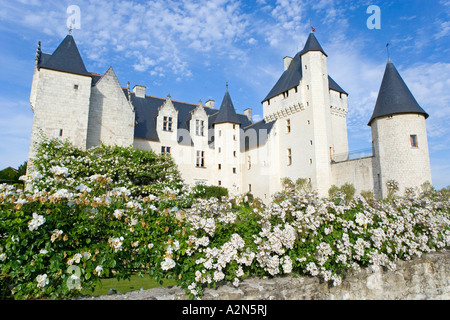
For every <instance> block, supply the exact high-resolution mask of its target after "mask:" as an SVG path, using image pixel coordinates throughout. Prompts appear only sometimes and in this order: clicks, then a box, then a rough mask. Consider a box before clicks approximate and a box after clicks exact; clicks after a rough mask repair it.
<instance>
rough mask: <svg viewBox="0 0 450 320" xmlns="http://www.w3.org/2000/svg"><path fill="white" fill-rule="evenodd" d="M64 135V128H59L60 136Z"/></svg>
mask: <svg viewBox="0 0 450 320" xmlns="http://www.w3.org/2000/svg"><path fill="white" fill-rule="evenodd" d="M62 135H63V129H59V136H60V137H62Z"/></svg>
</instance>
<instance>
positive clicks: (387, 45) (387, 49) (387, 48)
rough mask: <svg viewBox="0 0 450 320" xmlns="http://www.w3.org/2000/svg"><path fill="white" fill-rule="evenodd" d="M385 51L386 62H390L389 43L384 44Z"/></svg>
mask: <svg viewBox="0 0 450 320" xmlns="http://www.w3.org/2000/svg"><path fill="white" fill-rule="evenodd" d="M386 51H387V56H388V62H391V57H390V56H389V42H388V43H386Z"/></svg>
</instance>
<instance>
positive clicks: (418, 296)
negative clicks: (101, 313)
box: [94, 250, 450, 300]
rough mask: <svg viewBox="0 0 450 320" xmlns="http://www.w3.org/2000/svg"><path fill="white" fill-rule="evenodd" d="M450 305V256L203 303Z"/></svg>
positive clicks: (178, 295) (253, 289) (263, 282)
mask: <svg viewBox="0 0 450 320" xmlns="http://www.w3.org/2000/svg"><path fill="white" fill-rule="evenodd" d="M186 298H187V297H186V295H185V294H184V290H183V289H181V288H180V287H168V288H155V289H150V290H141V291H135V292H129V293H127V294H123V295H108V296H99V297H95V298H94V299H99V300H184V299H186ZM448 299H450V251H449V250H443V251H440V252H435V253H429V254H426V255H424V256H422V257H421V258H416V259H414V260H411V261H400V262H398V264H397V270H396V271H387V270H384V269H383V268H380V267H376V266H371V267H368V268H364V269H362V270H361V271H360V272H359V273H356V274H352V275H348V276H347V277H346V278H345V279H344V280H343V281H342V284H341V285H340V286H336V287H332V286H329V284H328V283H326V282H322V281H320V280H319V279H318V278H312V277H304V276H298V277H290V276H284V277H275V278H271V279H269V278H265V279H257V278H249V279H246V280H244V281H242V282H241V284H240V285H239V287H234V286H233V285H232V284H226V285H222V286H218V287H217V288H216V289H210V288H208V289H206V290H205V294H204V297H203V300H448Z"/></svg>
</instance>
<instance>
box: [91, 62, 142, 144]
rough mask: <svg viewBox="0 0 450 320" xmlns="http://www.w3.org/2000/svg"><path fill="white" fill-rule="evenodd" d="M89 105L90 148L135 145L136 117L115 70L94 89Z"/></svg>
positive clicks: (109, 72) (107, 73)
mask: <svg viewBox="0 0 450 320" xmlns="http://www.w3.org/2000/svg"><path fill="white" fill-rule="evenodd" d="M90 101H91V104H90V110H89V126H88V139H87V147H88V148H90V147H94V146H98V145H100V144H101V143H103V144H105V145H110V146H112V145H118V146H131V145H133V139H134V123H135V114H134V111H133V107H132V105H131V104H130V102H129V101H128V99H127V98H126V97H125V94H124V92H123V90H122V88H121V86H120V84H119V81H118V80H117V77H116V75H115V73H114V71H113V69H112V68H109V69H108V71H107V72H106V73H105V75H104V76H103V77H102V78H101V79H100V80H99V81H98V82H97V83H96V85H95V86H94V87H92V91H91V99H90Z"/></svg>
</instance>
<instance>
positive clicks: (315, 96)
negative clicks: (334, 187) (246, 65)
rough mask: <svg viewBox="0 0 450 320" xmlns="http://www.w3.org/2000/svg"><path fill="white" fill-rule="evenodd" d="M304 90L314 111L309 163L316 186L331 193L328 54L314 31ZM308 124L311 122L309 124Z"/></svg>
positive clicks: (305, 58) (305, 57)
mask: <svg viewBox="0 0 450 320" xmlns="http://www.w3.org/2000/svg"><path fill="white" fill-rule="evenodd" d="M300 56H301V64H302V65H301V68H302V73H303V78H302V81H301V83H302V93H303V95H304V99H303V100H304V105H305V108H306V109H307V110H308V109H309V114H310V119H308V121H310V122H309V123H310V124H309V127H310V129H309V130H310V139H308V140H311V141H312V143H313V148H311V149H312V152H311V156H310V158H309V159H307V160H306V161H307V163H306V165H308V166H310V167H311V169H312V172H313V177H312V181H311V182H312V186H313V188H314V189H316V190H317V191H318V193H319V195H320V196H327V195H328V189H329V188H330V186H331V154H330V152H331V151H330V148H332V137H331V117H330V94H329V83H328V70H327V54H326V53H325V51H324V50H323V49H322V47H321V45H320V44H319V42H318V41H317V39H316V37H315V36H314V33H313V32H311V33H310V35H309V37H308V40H307V41H306V44H305V47H304V49H303V50H302V52H301V53H300ZM307 126H308V125H307Z"/></svg>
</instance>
